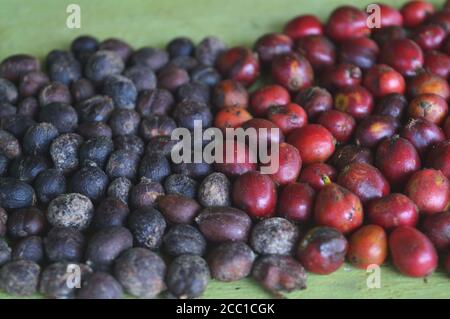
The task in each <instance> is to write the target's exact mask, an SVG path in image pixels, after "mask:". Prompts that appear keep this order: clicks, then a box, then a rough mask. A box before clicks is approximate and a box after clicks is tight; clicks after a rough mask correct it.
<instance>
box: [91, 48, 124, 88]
mask: <svg viewBox="0 0 450 319" xmlns="http://www.w3.org/2000/svg"><path fill="white" fill-rule="evenodd" d="M123 69H124V63H123V60H122V59H121V57H120V56H119V55H118V54H117V53H116V52H113V51H106V50H100V51H97V52H95V53H94V54H92V55H91V56H90V57H89V59H88V60H87V62H86V65H85V66H84V74H85V75H86V77H87V78H88V79H89V80H92V81H93V82H95V83H100V82H102V81H103V80H104V79H105V78H106V77H107V76H109V75H115V74H120V73H122V71H123Z"/></svg>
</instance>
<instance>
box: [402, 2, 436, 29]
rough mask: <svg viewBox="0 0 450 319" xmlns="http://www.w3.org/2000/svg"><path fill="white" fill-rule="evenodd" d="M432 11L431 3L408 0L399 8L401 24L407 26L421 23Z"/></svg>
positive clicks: (411, 26)
mask: <svg viewBox="0 0 450 319" xmlns="http://www.w3.org/2000/svg"><path fill="white" fill-rule="evenodd" d="M434 11H435V10H434V7H433V5H432V4H431V3H429V2H427V1H421V0H415V1H410V2H408V3H406V4H405V5H404V6H403V7H402V8H401V9H400V12H401V14H402V16H403V25H404V26H405V27H408V28H413V27H417V26H418V25H420V24H422V23H423V22H424V21H425V20H426V19H427V17H428V16H430V15H431V14H433V13H434Z"/></svg>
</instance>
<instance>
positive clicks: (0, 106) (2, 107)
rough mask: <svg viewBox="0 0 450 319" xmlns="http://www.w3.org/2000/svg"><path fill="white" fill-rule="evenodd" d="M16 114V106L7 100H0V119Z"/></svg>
mask: <svg viewBox="0 0 450 319" xmlns="http://www.w3.org/2000/svg"><path fill="white" fill-rule="evenodd" d="M15 114H17V108H16V107H15V106H14V105H12V104H11V103H8V102H0V119H2V118H4V117H8V116H12V115H15Z"/></svg>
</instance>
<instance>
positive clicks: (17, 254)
mask: <svg viewBox="0 0 450 319" xmlns="http://www.w3.org/2000/svg"><path fill="white" fill-rule="evenodd" d="M11 256H12V260H21V259H23V260H30V261H34V262H35V263H40V262H42V260H43V259H44V248H43V246H42V238H41V237H39V236H30V237H25V238H23V239H21V240H20V241H19V242H17V243H16V244H15V245H14V248H13V251H12V255H11Z"/></svg>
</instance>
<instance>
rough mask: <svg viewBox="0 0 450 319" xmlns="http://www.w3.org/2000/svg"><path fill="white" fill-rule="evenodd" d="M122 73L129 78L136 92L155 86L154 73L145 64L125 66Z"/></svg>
mask: <svg viewBox="0 0 450 319" xmlns="http://www.w3.org/2000/svg"><path fill="white" fill-rule="evenodd" d="M123 75H124V76H125V77H127V78H129V79H130V80H131V81H132V82H133V83H134V86H135V87H136V90H137V91H138V92H141V91H144V90H152V89H155V88H156V82H157V80H156V75H155V73H154V72H153V70H152V69H151V68H149V67H146V66H140V65H136V66H132V67H129V68H127V69H126V70H125V71H124V72H123Z"/></svg>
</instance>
